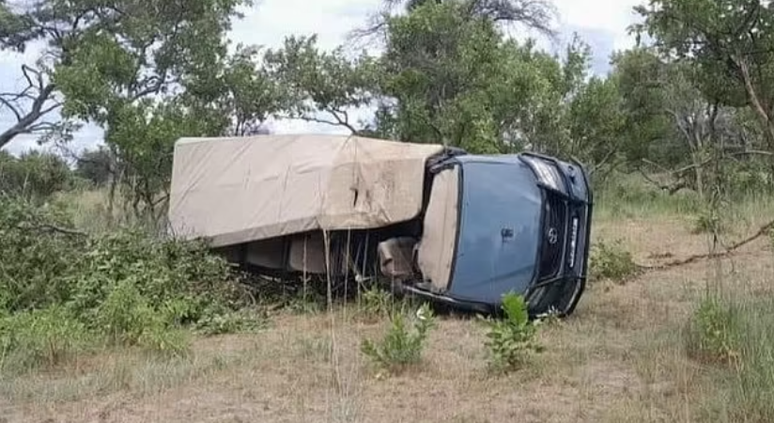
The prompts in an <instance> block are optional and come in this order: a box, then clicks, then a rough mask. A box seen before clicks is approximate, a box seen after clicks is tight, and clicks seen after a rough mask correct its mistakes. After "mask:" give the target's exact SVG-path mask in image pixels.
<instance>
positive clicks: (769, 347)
mask: <svg viewBox="0 0 774 423" xmlns="http://www.w3.org/2000/svg"><path fill="white" fill-rule="evenodd" d="M686 347H687V351H688V353H689V354H690V356H691V357H693V358H694V359H697V360H700V361H701V362H702V363H703V364H706V365H718V366H719V367H718V369H716V370H720V371H715V372H712V373H709V372H708V373H709V374H713V375H715V378H716V384H715V388H716V390H717V392H716V394H717V397H715V398H713V399H712V400H711V401H710V402H709V403H710V404H711V406H710V407H708V408H709V409H708V410H705V411H708V412H709V413H710V414H711V415H710V416H708V417H709V418H708V419H707V420H708V421H709V420H711V421H739V422H770V421H774V301H773V300H772V299H771V298H766V297H762V298H754V299H750V298H743V299H736V300H732V299H729V298H722V297H718V296H716V295H708V296H706V297H704V298H702V300H701V302H700V304H699V305H698V307H697V308H696V311H695V312H694V313H693V315H692V316H691V319H690V321H689V324H688V336H687V337H686Z"/></svg>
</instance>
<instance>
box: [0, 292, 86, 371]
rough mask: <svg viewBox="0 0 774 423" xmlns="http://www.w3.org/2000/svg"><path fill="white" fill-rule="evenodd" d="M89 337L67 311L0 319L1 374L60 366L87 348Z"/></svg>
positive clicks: (38, 312) (18, 314)
mask: <svg viewBox="0 0 774 423" xmlns="http://www.w3.org/2000/svg"><path fill="white" fill-rule="evenodd" d="M87 341H88V337H87V333H86V328H85V326H84V325H83V324H81V323H80V322H78V321H77V320H76V319H75V318H73V316H71V315H70V313H68V312H67V310H65V309H64V308H63V307H58V306H53V307H49V308H48V309H45V310H34V311H27V312H23V313H17V314H15V315H13V316H10V317H5V318H3V319H0V373H4V372H24V371H26V370H29V369H32V368H35V367H39V366H48V367H52V366H56V365H59V364H61V363H63V362H65V361H68V360H70V359H73V358H75V357H76V356H77V355H78V353H79V352H81V351H82V350H83V349H84V348H85V347H86V346H87V344H86V343H87Z"/></svg>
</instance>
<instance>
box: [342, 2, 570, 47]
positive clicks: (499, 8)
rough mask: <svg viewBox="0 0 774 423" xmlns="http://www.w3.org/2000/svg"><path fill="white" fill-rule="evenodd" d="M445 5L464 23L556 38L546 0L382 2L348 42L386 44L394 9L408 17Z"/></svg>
mask: <svg viewBox="0 0 774 423" xmlns="http://www.w3.org/2000/svg"><path fill="white" fill-rule="evenodd" d="M448 3H457V4H460V5H461V6H462V8H461V12H462V17H463V18H464V19H465V20H477V19H480V18H484V19H486V20H488V21H490V22H496V23H505V24H517V25H521V26H523V27H526V28H527V29H534V30H537V31H538V32H540V33H542V34H544V35H548V36H550V37H554V36H555V35H556V32H555V30H554V29H553V28H552V24H553V22H554V18H555V17H556V9H555V8H554V7H553V5H552V4H551V2H549V1H546V0H463V1H460V0H384V1H383V8H382V10H381V11H380V12H378V13H375V14H373V15H371V17H370V18H369V22H368V23H367V25H366V26H365V27H364V28H360V29H356V30H354V31H352V33H351V34H350V38H351V39H352V41H357V40H360V39H366V40H367V39H369V38H370V39H373V38H374V37H382V38H383V39H385V40H386V39H387V38H388V35H387V27H388V25H389V19H390V18H392V17H395V14H394V11H395V9H397V8H399V7H401V6H402V7H403V9H405V11H406V12H408V13H412V12H414V11H416V10H417V9H419V8H421V7H424V6H433V5H442V4H448Z"/></svg>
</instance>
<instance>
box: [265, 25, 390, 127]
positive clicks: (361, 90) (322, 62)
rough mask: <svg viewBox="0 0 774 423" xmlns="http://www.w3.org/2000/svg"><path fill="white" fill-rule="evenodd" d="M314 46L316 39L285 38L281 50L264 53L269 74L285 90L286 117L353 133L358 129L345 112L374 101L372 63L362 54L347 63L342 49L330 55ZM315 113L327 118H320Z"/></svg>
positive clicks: (375, 86)
mask: <svg viewBox="0 0 774 423" xmlns="http://www.w3.org/2000/svg"><path fill="white" fill-rule="evenodd" d="M316 43H317V37H316V36H312V37H295V36H291V37H288V38H286V39H285V43H284V46H283V48H281V49H277V50H269V51H268V52H267V53H266V63H267V66H268V67H269V69H271V72H272V75H274V77H275V78H276V80H277V82H278V83H279V84H280V85H281V86H283V87H285V89H286V90H287V92H286V93H285V95H287V96H288V97H287V99H286V100H285V105H286V107H287V111H288V114H289V116H291V117H297V118H301V119H304V120H306V121H309V122H317V123H323V124H326V125H332V126H341V127H344V128H346V129H348V130H349V131H350V132H351V133H353V134H356V133H358V132H359V131H360V128H358V127H357V122H353V121H352V119H351V118H350V115H349V113H350V111H351V109H353V108H359V107H363V106H369V105H371V104H372V102H373V101H374V99H375V97H376V95H377V91H376V90H377V88H378V86H377V73H378V70H377V67H376V63H375V62H374V60H373V59H372V58H371V57H369V56H367V55H365V54H361V55H360V56H359V57H357V58H355V59H354V60H349V59H348V58H347V57H346V55H345V54H344V51H343V48H342V47H339V48H337V49H335V50H334V51H333V52H331V53H328V52H324V51H320V50H319V49H318V48H317V45H316ZM318 112H323V113H325V114H326V115H327V117H320V116H319V115H318Z"/></svg>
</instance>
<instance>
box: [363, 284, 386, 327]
mask: <svg viewBox="0 0 774 423" xmlns="http://www.w3.org/2000/svg"><path fill="white" fill-rule="evenodd" d="M392 305H393V301H392V294H390V293H389V292H388V291H385V290H383V289H380V288H379V287H378V286H376V285H373V286H371V287H369V288H368V289H366V290H364V291H363V292H362V293H361V294H360V307H359V312H360V315H361V317H362V318H363V319H364V320H366V321H376V320H379V319H381V318H383V317H387V316H389V314H390V310H391V308H392Z"/></svg>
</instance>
